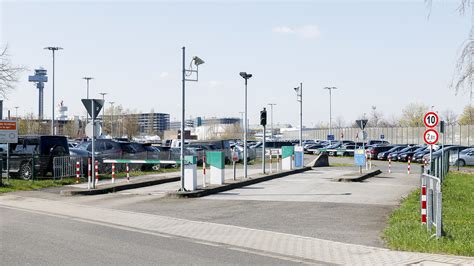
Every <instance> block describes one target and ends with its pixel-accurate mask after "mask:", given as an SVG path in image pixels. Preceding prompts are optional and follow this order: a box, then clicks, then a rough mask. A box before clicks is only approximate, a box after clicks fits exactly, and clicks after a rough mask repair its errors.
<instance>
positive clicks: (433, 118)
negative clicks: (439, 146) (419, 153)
mask: <svg viewBox="0 0 474 266" xmlns="http://www.w3.org/2000/svg"><path fill="white" fill-rule="evenodd" d="M423 123H425V126H426V127H427V128H428V129H427V130H425V133H424V134H423V140H424V141H425V143H426V144H427V145H430V169H431V160H432V158H433V157H432V156H433V145H434V144H436V142H438V139H439V134H438V131H436V129H434V128H435V127H436V126H437V125H438V123H439V116H438V114H437V113H435V112H433V111H431V112H428V113H426V114H425V116H424V117H423Z"/></svg>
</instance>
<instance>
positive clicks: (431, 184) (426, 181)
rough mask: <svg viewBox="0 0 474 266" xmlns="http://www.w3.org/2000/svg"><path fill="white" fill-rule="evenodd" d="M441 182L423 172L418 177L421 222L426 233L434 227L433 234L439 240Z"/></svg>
mask: <svg viewBox="0 0 474 266" xmlns="http://www.w3.org/2000/svg"><path fill="white" fill-rule="evenodd" d="M439 173H441V172H439ZM441 182H442V180H441V179H440V178H438V177H436V176H433V175H430V174H428V173H427V172H425V171H424V169H423V167H422V173H421V177H420V186H421V198H420V203H421V206H420V207H421V222H422V223H426V229H427V230H428V232H430V233H431V232H432V228H433V227H435V228H436V230H435V234H433V235H432V236H436V238H439V237H441V236H442V233H443V193H442V192H441Z"/></svg>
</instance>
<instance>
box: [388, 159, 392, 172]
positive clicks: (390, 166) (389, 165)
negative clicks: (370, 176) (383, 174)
mask: <svg viewBox="0 0 474 266" xmlns="http://www.w3.org/2000/svg"><path fill="white" fill-rule="evenodd" d="M388 173H389V174H390V173H392V159H390V158H388Z"/></svg>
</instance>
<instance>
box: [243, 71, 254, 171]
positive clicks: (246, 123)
mask: <svg viewBox="0 0 474 266" xmlns="http://www.w3.org/2000/svg"><path fill="white" fill-rule="evenodd" d="M240 76H241V77H242V78H244V79H245V110H244V158H243V159H244V178H247V131H248V126H249V125H248V121H247V80H248V79H249V78H251V77H252V74H247V72H240Z"/></svg>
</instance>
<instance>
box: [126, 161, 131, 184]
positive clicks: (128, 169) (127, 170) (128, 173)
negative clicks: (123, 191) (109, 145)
mask: <svg viewBox="0 0 474 266" xmlns="http://www.w3.org/2000/svg"><path fill="white" fill-rule="evenodd" d="M125 171H126V172H127V182H130V167H128V163H127V164H126V165H125Z"/></svg>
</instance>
